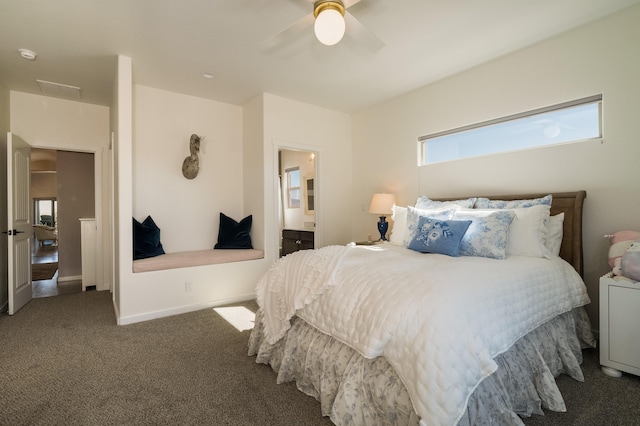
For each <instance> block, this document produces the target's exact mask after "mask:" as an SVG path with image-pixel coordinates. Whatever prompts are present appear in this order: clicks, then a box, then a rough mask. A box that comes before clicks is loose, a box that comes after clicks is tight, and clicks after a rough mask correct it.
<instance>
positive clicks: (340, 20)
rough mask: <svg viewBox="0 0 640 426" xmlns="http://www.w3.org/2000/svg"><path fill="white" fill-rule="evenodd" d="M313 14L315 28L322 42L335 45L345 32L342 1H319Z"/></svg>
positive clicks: (317, 36)
mask: <svg viewBox="0 0 640 426" xmlns="http://www.w3.org/2000/svg"><path fill="white" fill-rule="evenodd" d="M313 15H314V16H315V18H316V22H315V24H314V25H313V30H314V32H315V34H316V38H317V39H318V40H319V41H320V43H322V44H324V45H327V46H333V45H334V44H336V43H338V42H339V41H340V40H342V37H343V36H344V32H345V22H344V5H343V4H342V2H341V1H324V0H321V1H317V2H316V3H315V4H314V10H313Z"/></svg>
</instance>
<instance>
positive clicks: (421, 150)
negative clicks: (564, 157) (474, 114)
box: [418, 94, 602, 166]
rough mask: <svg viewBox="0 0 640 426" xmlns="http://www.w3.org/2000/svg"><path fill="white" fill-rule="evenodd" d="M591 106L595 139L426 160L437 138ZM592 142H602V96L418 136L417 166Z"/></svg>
mask: <svg viewBox="0 0 640 426" xmlns="http://www.w3.org/2000/svg"><path fill="white" fill-rule="evenodd" d="M593 104H597V107H598V122H597V127H598V128H597V130H598V135H597V136H595V137H589V138H577V139H572V140H565V141H559V142H550V143H544V144H539V145H535V146H524V147H523V146H510V147H505V148H502V149H500V150H496V151H493V152H487V153H481V154H475V155H462V156H458V157H456V158H451V159H445V160H437V161H432V162H430V161H429V160H428V158H427V143H428V142H429V141H434V140H436V139H438V138H442V137H446V136H451V135H456V134H459V133H463V132H469V131H473V130H476V129H487V128H488V127H490V126H496V125H500V124H512V123H513V122H515V121H516V120H521V119H525V118H535V117H536V116H541V115H543V114H548V113H552V112H560V111H567V110H570V109H572V108H576V107H580V106H587V105H593ZM594 140H595V141H598V140H600V141H601V140H602V95H601V94H600V95H593V96H588V97H585V98H580V99H576V100H573V101H568V102H563V103H560V104H555V105H551V106H546V107H542V108H537V109H534V110H530V111H525V112H521V113H516V114H511V115H508V116H505V117H500V118H495V119H491V120H487V121H482V122H479V123H475V124H469V125H466V126H462V127H457V128H454V129H450V130H445V131H442V132H436V133H432V134H428V135H424V136H420V137H419V138H418V166H428V165H433V164H440V163H444V162H449V161H457V160H464V159H469V158H477V157H481V156H486V155H496V154H503V153H508V152H516V151H523V150H528V149H538V148H546V147H550V146H557V145H564V144H569V143H578V142H587V141H594Z"/></svg>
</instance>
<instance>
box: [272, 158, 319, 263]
mask: <svg viewBox="0 0 640 426" xmlns="http://www.w3.org/2000/svg"><path fill="white" fill-rule="evenodd" d="M316 165H317V153H316V152H314V151H306V150H297V149H279V150H278V182H279V185H278V194H279V196H278V207H279V208H278V212H279V224H280V232H279V244H280V247H279V253H280V256H286V255H287V254H289V253H292V252H294V251H298V250H305V249H313V248H314V247H315V239H316V238H315V231H316V208H317V206H316V205H317V192H316V188H317V173H316Z"/></svg>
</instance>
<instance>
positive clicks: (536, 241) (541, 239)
mask: <svg viewBox="0 0 640 426" xmlns="http://www.w3.org/2000/svg"><path fill="white" fill-rule="evenodd" d="M550 208H551V207H550V206H548V205H544V204H541V205H537V206H531V207H526V208H517V209H508V210H510V211H512V212H514V213H515V214H516V217H515V218H514V219H513V222H511V226H510V227H509V236H508V238H507V250H506V253H507V256H531V257H544V255H545V254H546V247H545V244H546V243H547V236H548V234H549V229H548V226H547V223H548V221H549V211H550Z"/></svg>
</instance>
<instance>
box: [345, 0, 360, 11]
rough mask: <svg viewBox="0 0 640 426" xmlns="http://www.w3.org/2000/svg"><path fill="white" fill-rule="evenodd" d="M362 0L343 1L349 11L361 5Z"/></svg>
mask: <svg viewBox="0 0 640 426" xmlns="http://www.w3.org/2000/svg"><path fill="white" fill-rule="evenodd" d="M361 1H362V0H342V4H343V5H344V8H345V9H349V8H350V7H351V6H353V5H354V4H358V3H360V2H361Z"/></svg>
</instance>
